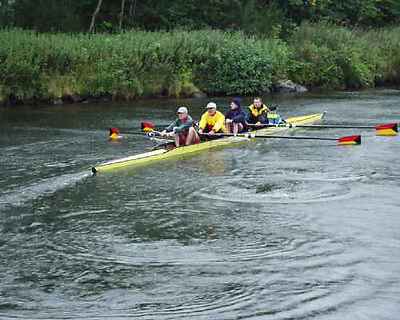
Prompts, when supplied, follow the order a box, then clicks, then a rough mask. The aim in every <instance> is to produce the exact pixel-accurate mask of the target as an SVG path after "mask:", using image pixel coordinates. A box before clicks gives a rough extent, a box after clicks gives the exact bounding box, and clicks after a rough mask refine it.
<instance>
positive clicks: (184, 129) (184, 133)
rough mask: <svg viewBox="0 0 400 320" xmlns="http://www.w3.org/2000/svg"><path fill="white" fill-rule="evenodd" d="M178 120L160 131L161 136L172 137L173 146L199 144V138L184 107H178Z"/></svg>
mask: <svg viewBox="0 0 400 320" xmlns="http://www.w3.org/2000/svg"><path fill="white" fill-rule="evenodd" d="M177 114H178V118H177V119H176V120H175V121H174V122H172V123H171V124H170V125H169V126H168V127H166V128H165V130H163V131H161V136H166V137H174V138H175V146H177V147H180V146H188V145H191V144H196V143H199V142H200V137H199V135H198V134H197V132H196V130H195V128H194V127H193V124H194V123H193V119H192V117H191V116H190V115H189V113H188V109H187V108H186V107H179V108H178V111H177Z"/></svg>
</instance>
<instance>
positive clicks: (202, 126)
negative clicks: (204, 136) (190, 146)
mask: <svg viewBox="0 0 400 320" xmlns="http://www.w3.org/2000/svg"><path fill="white" fill-rule="evenodd" d="M206 126H207V115H204V114H203V115H202V116H201V119H200V122H199V128H200V129H203V130H204V129H205V127H206Z"/></svg>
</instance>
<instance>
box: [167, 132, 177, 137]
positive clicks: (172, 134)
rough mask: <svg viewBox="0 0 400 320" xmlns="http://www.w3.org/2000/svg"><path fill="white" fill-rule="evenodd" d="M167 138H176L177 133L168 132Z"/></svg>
mask: <svg viewBox="0 0 400 320" xmlns="http://www.w3.org/2000/svg"><path fill="white" fill-rule="evenodd" d="M166 136H167V137H173V136H175V133H174V132H173V131H172V132H168V133H167V134H166Z"/></svg>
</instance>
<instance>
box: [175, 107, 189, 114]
mask: <svg viewBox="0 0 400 320" xmlns="http://www.w3.org/2000/svg"><path fill="white" fill-rule="evenodd" d="M177 113H188V109H187V108H186V107H179V108H178V111H177Z"/></svg>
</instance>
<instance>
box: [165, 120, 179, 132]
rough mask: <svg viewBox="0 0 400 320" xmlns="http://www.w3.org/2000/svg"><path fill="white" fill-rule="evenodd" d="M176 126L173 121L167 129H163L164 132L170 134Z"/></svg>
mask: <svg viewBox="0 0 400 320" xmlns="http://www.w3.org/2000/svg"><path fill="white" fill-rule="evenodd" d="M176 126H177V123H176V120H175V121H173V122H171V124H170V125H169V126H168V127H166V128H165V131H167V132H171V131H172V130H174V127H176Z"/></svg>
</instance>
